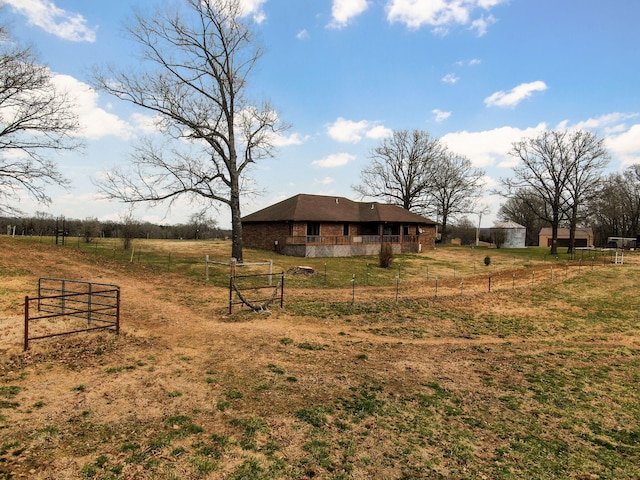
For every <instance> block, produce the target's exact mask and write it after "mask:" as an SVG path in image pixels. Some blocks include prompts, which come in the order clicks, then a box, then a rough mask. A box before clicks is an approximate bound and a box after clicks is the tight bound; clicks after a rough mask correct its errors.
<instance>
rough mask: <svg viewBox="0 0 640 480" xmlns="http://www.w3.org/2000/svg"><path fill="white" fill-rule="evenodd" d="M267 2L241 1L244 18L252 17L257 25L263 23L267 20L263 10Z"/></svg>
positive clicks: (263, 0) (258, 0)
mask: <svg viewBox="0 0 640 480" xmlns="http://www.w3.org/2000/svg"><path fill="white" fill-rule="evenodd" d="M266 1H267V0H240V8H241V9H242V14H243V16H248V15H251V16H252V17H253V20H254V21H255V22H256V23H262V22H264V20H265V19H266V18H267V15H266V14H265V13H264V10H263V9H262V5H263V4H264V3H266Z"/></svg>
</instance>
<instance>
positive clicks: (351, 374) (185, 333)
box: [0, 238, 640, 479]
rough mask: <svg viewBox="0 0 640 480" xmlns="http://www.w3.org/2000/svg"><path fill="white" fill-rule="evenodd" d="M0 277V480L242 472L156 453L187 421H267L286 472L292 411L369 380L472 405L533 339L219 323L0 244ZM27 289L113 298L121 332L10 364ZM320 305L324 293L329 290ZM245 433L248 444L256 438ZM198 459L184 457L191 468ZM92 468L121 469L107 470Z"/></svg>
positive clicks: (297, 445) (208, 312) (176, 295)
mask: <svg viewBox="0 0 640 480" xmlns="http://www.w3.org/2000/svg"><path fill="white" fill-rule="evenodd" d="M0 276H1V284H0V292H1V295H0V332H2V337H1V338H0V357H1V358H2V359H3V361H2V363H1V364H0V375H1V378H2V385H5V386H15V389H16V391H17V393H16V394H15V395H13V394H12V395H11V396H9V395H8V394H7V400H6V401H7V402H8V403H7V405H8V407H7V408H5V409H3V410H2V411H0V413H1V414H2V416H1V418H2V422H0V423H2V425H3V429H4V430H3V431H4V432H5V436H4V437H3V438H2V442H4V446H3V449H4V453H3V455H4V457H3V464H2V465H1V466H0V473H2V474H4V477H2V476H1V475H0V478H33V479H54V478H56V479H59V478H69V479H72V478H241V477H240V476H237V477H231V474H232V473H233V472H237V471H238V469H239V468H240V467H242V465H245V463H246V455H244V453H243V450H242V449H241V448H239V447H238V448H236V449H235V450H233V449H229V450H227V451H225V453H224V454H223V455H222V456H220V455H218V456H215V468H214V467H213V466H211V467H210V468H209V467H205V465H206V464H198V465H199V466H198V465H196V457H193V456H192V457H191V460H190V462H189V463H185V462H186V461H183V460H181V459H182V458H183V457H180V456H179V455H178V454H177V453H175V452H177V451H179V449H180V448H183V449H184V450H185V451H192V450H193V451H195V450H197V448H200V447H196V446H195V445H196V444H197V443H194V442H192V441H191V439H192V437H188V436H187V434H186V433H185V434H184V436H178V437H175V438H176V440H172V441H173V443H172V445H171V446H172V448H173V450H172V452H173V453H171V454H170V453H168V451H167V450H166V448H165V449H164V450H163V449H162V448H157V449H154V448H153V447H152V445H153V442H154V439H156V440H157V435H158V433H159V432H162V431H164V430H168V431H169V433H171V431H174V432H182V430H181V429H182V428H183V426H182V424H181V423H180V420H176V418H186V417H189V418H191V419H197V422H198V425H199V428H203V429H204V431H205V432H206V433H207V435H226V436H228V437H230V438H233V436H234V435H236V436H241V435H242V434H241V433H238V431H237V429H235V430H234V428H232V427H230V426H229V425H236V426H237V425H238V424H239V422H240V420H243V421H245V420H247V419H252V418H265V419H267V422H268V428H269V442H272V443H275V444H278V445H279V452H281V453H280V455H281V456H282V457H283V458H284V460H286V461H289V462H293V459H297V458H300V457H304V455H305V453H304V451H303V450H304V448H307V447H304V445H308V443H305V442H308V438H307V437H305V435H306V433H305V430H304V429H303V428H301V427H300V426H297V425H295V424H294V423H295V415H293V413H292V412H299V411H301V409H309V408H312V407H313V406H314V405H324V404H328V403H331V402H335V399H336V398H337V397H339V396H340V395H343V396H346V395H347V394H349V392H350V391H354V388H355V387H354V386H357V385H363V384H366V383H367V382H369V381H373V380H371V379H374V378H375V379H377V380H376V381H377V382H381V383H383V384H384V385H385V387H388V388H390V389H392V391H393V392H394V395H397V396H401V395H403V393H404V392H406V393H407V395H408V394H409V393H410V392H411V391H412V389H413V388H415V386H416V385H432V384H433V383H434V382H437V383H438V384H439V385H442V386H444V387H446V388H447V389H448V391H450V392H452V394H455V393H456V392H474V395H475V396H477V397H478V398H480V397H483V396H485V395H490V392H491V390H492V388H494V387H493V386H492V385H491V384H490V383H489V382H487V381H486V377H487V376H488V375H490V373H491V371H492V369H496V368H504V369H507V370H508V369H509V363H510V362H512V361H513V358H514V356H517V355H521V354H523V353H526V354H528V355H530V354H532V352H534V351H535V350H536V349H538V348H541V345H544V341H545V338H542V337H536V338H535V339H532V340H527V339H526V336H525V337H523V338H522V339H521V340H520V341H519V342H520V343H519V344H518V345H514V340H513V338H512V337H510V338H505V337H504V335H501V334H500V332H495V333H492V332H491V329H490V327H486V328H487V331H486V332H484V333H483V334H482V335H469V334H468V333H464V332H463V333H462V334H461V335H455V334H453V335H452V334H451V332H455V331H456V328H457V327H456V320H455V319H447V318H446V317H445V316H441V317H440V318H439V319H438V322H437V324H436V323H435V322H434V323H431V324H428V323H425V324H421V327H420V328H421V330H420V331H417V330H416V331H411V329H412V328H414V327H410V326H407V327H406V328H404V327H402V328H400V327H398V328H396V329H395V330H394V328H395V327H394V328H391V327H390V326H389V325H388V324H383V323H381V325H380V328H384V329H386V330H385V331H384V332H383V333H381V330H380V329H376V328H374V327H376V325H373V324H372V323H371V322H373V320H370V319H368V320H367V322H369V323H367V325H366V326H365V324H364V323H363V322H364V321H363V319H362V316H358V315H355V316H354V317H353V318H352V319H351V320H348V321H344V320H339V319H336V318H334V317H333V316H332V315H331V314H330V313H328V314H327V315H324V316H322V317H319V316H317V315H315V314H314V315H311V316H305V315H299V314H293V313H291V312H289V311H288V310H287V309H284V310H282V311H280V310H279V309H274V311H273V312H270V313H253V312H251V313H249V312H244V313H241V314H236V315H232V316H229V315H228V314H227V306H228V305H227V302H228V290H227V289H224V288H218V287H212V286H210V285H205V284H204V283H203V282H199V281H195V280H193V279H188V278H186V277H183V276H179V275H174V274H171V273H158V272H152V271H150V270H148V269H145V268H144V267H142V266H137V265H121V264H117V263H112V262H109V261H108V260H105V259H100V258H97V257H95V256H91V255H86V254H82V253H77V252H73V251H71V250H69V249H63V248H58V247H55V246H47V245H38V244H29V243H24V242H16V241H11V240H8V239H4V238H0ZM39 277H55V278H67V279H75V280H85V281H92V282H100V283H109V284H116V285H118V286H120V288H121V292H122V297H121V302H122V303H121V318H122V321H121V332H122V333H121V335H120V336H118V337H116V336H115V335H113V334H112V333H97V334H96V333H91V334H79V335H74V336H70V337H60V338H57V339H51V340H41V341H34V342H32V347H31V349H30V351H29V352H27V353H23V352H22V334H23V330H22V325H23V324H22V322H23V310H22V302H23V300H24V296H25V295H33V296H35V295H36V286H37V279H38V278H39ZM296 295H298V296H299V297H301V298H302V297H304V296H305V295H308V296H315V297H317V296H318V295H320V293H319V292H313V291H298V292H296ZM322 295H326V296H327V297H328V298H330V297H331V293H330V292H322ZM485 297H486V296H485ZM485 297H478V298H474V299H471V300H466V301H465V303H466V307H465V308H468V309H469V311H474V310H477V309H478V308H482V309H486V310H487V311H492V310H493V311H494V313H495V314H496V315H497V314H503V310H504V309H508V310H509V311H510V314H511V315H514V316H516V315H518V314H521V315H523V316H526V315H530V314H531V312H530V311H522V312H518V306H517V302H516V304H513V303H512V304H510V305H509V306H500V305H499V302H496V297H491V298H485ZM523 308H524V307H523ZM437 314H438V312H434V315H437ZM407 315H409V313H407ZM372 325H373V327H372ZM552 328H554V327H553V325H552V324H551V323H550V324H549V329H550V332H549V338H551V337H553V339H554V341H557V340H558V338H560V337H561V336H562V335H564V334H563V333H562V332H560V333H557V332H553V331H551V329H552ZM558 328H559V327H558ZM571 335H573V336H575V335H574V334H573V333H572V334H571ZM593 342H595V343H596V344H598V345H601V346H602V348H609V347H612V346H615V348H627V349H634V350H637V349H639V348H640V340H639V337H638V336H633V335H628V334H623V333H620V334H608V335H606V336H602V337H601V338H600V339H595V340H591V343H590V345H592V346H593V344H594V343H593ZM296 346H297V347H299V348H296ZM302 346H309V347H308V348H303V347H302ZM492 348H494V349H503V348H504V349H505V350H504V351H502V350H500V351H501V354H500V355H498V356H496V357H495V358H493V359H492V360H491V361H490V362H487V361H486V360H483V359H482V358H480V357H479V355H480V354H481V353H482V350H481V349H485V350H486V349H492ZM509 371H511V370H509ZM512 374H513V375H517V372H512ZM380 379H383V380H380ZM7 388H9V387H7ZM425 388H426V387H425ZM432 388H435V387H432ZM7 392H8V390H7ZM347 398H348V397H347ZM465 398H469V400H468V401H469V402H471V399H470V397H465ZM459 408H462V407H459ZM181 415H182V417H180V416H181ZM329 415H330V413H329ZM488 415H489V413H488ZM168 418H173V419H174V421H175V422H176V423H175V424H172V423H171V421H169V420H168ZM234 419H235V420H234ZM182 421H184V420H182ZM194 421H195V420H194ZM234 422H235V423H234ZM256 428H257V427H256ZM363 428H364V427H363ZM366 428H367V429H368V430H369V431H371V432H374V431H375V430H376V428H377V427H376V425H375V422H373V421H371V423H370V425H368V426H367V427H366ZM247 431H248V430H247ZM257 431H258V432H261V431H262V430H260V429H258V430H257ZM379 431H380V432H381V433H380V435H381V437H378V436H376V434H372V435H371V436H370V437H368V439H364V440H362V444H361V447H362V450H363V451H367V450H369V451H371V449H374V450H375V448H376V445H378V444H379V442H382V443H380V444H382V445H387V443H386V442H392V440H391V439H390V438H386V437H385V438H383V437H384V435H386V434H384V433H382V429H380V430H379ZM6 433H11V435H12V436H13V438H14V440H12V439H11V438H9V437H7V436H6ZM193 435H196V436H197V435H201V434H199V433H195V434H193ZM247 435H248V434H247ZM256 435H257V436H256V437H255V438H256V439H257V440H256V441H257V442H258V443H260V441H261V438H262V437H261V435H263V434H261V433H257V434H256ZM487 435H488V436H489V437H491V434H490V433H487ZM172 438H174V437H172ZM216 438H217V437H216ZM243 438H244V437H243ZM484 441H486V442H488V443H491V442H493V441H495V442H498V439H497V438H487V439H485V440H484ZM181 442H182V443H181ZM189 442H190V443H189ZM240 443H241V441H240ZM18 444H19V445H20V446H19V447H18ZM129 444H132V445H137V446H138V448H139V449H140V450H141V452H139V453H140V454H141V455H142V453H144V454H145V455H147V456H146V458H147V460H146V461H147V463H146V464H141V463H136V462H134V461H129V460H126V461H125V458H130V455H131V453H130V452H128V451H127V448H125V447H126V445H129ZM146 445H149V446H146ZM309 448H310V447H309ZM385 448H386V447H385ZM434 448H435V447H434ZM131 449H132V450H134V449H135V447H134V446H132V447H131ZM249 450H250V449H249ZM258 450H260V451H262V450H261V449H260V448H258ZM425 451H426V452H429V451H430V450H429V448H426V450H425ZM425 454H426V453H425ZM307 455H308V454H307ZM369 455H375V454H373V453H369ZM103 457H104V458H103ZM205 457H206V455H200V456H199V457H197V458H199V459H200V460H198V461H199V462H201V463H202V462H204V460H203V459H204V458H205ZM101 458H102V460H100V459H101ZM185 458H186V457H185ZM206 458H209V457H206ZM150 459H153V460H154V461H155V463H153V464H150V463H149V462H150ZM243 462H244V463H243ZM318 462H319V463H320V465H322V463H321V462H320V460H318ZM371 462H373V466H371V467H370V468H371V470H368V467H367V462H365V461H364V460H363V461H362V462H361V463H360V466H359V467H358V468H357V469H356V470H354V471H351V474H350V475H349V476H348V477H345V478H376V477H377V478H385V477H386V478H400V477H401V473H400V467H398V462H400V463H401V461H400V460H398V461H397V462H396V464H395V466H394V465H393V464H392V463H388V464H385V463H384V462H382V460H380V461H378V460H376V459H375V458H374V460H371ZM105 464H109V465H120V466H119V467H118V469H116V468H115V467H113V469H112V471H109V470H108V469H107V467H106V466H105ZM96 465H97V466H96ZM149 465H151V466H149ZM384 465H387V466H384ZM88 467H91V468H88ZM243 468H244V467H243ZM256 468H257V467H256ZM450 468H453V467H451V466H446V465H442V464H441V466H440V467H438V471H439V472H440V474H442V475H445V474H446V472H447V471H450V470H448V469H450ZM329 470H330V469H329ZM299 471H301V472H303V473H302V474H298V475H297V477H296V478H312V477H315V478H335V474H332V475H328V474H326V471H325V470H323V469H322V468H320V467H317V466H315V467H312V466H309V467H305V468H302V469H301V470H299ZM83 472H84V473H83ZM95 472H97V473H95ZM105 472H111V473H109V474H108V475H107V473H105ZM323 472H325V473H323ZM374 472H375V473H374ZM100 475H102V476H100ZM109 475H111V476H109ZM285 477H286V476H285ZM242 478H252V477H251V475H248V476H246V477H242ZM256 478H257V477H256ZM265 478H266V477H265ZM287 478H288V477H287ZM291 478H294V476H293V474H292V475H291ZM415 478H419V475H416V477H415ZM434 478H435V477H434Z"/></svg>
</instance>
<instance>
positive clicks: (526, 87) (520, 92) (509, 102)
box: [484, 80, 547, 108]
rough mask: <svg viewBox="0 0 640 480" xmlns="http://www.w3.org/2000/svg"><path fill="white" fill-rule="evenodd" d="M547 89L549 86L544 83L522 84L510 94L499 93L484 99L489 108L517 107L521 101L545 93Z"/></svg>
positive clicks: (509, 92)
mask: <svg viewBox="0 0 640 480" xmlns="http://www.w3.org/2000/svg"><path fill="white" fill-rule="evenodd" d="M546 89H547V84H546V83H544V82H543V81H540V80H538V81H535V82H530V83H521V84H520V85H518V86H517V87H514V88H513V89H511V90H510V91H508V92H504V91H499V92H495V93H494V94H492V95H490V96H488V97H487V98H485V99H484V103H485V105H486V106H487V107H504V108H509V107H515V106H516V105H518V104H519V103H520V102H521V101H523V100H524V99H526V98H529V97H530V96H531V95H533V93H534V92H543V91H545V90H546Z"/></svg>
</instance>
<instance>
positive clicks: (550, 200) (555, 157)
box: [498, 131, 571, 255]
mask: <svg viewBox="0 0 640 480" xmlns="http://www.w3.org/2000/svg"><path fill="white" fill-rule="evenodd" d="M565 136H566V132H560V131H551V132H544V133H542V134H541V135H539V136H538V137H535V138H525V139H523V140H521V141H519V142H515V143H514V144H513V147H512V150H511V152H510V155H511V156H513V157H516V158H518V159H519V160H520V163H519V164H518V165H517V166H515V167H513V177H509V178H502V179H501V180H500V183H501V186H502V190H500V191H499V192H498V193H500V194H501V195H503V196H504V197H506V198H513V197H514V196H516V195H518V194H519V192H520V191H521V189H526V190H527V191H528V193H530V194H531V195H533V196H534V197H537V198H538V199H539V200H541V201H542V203H543V204H544V205H545V208H544V209H543V210H541V211H537V213H538V214H539V215H540V216H541V217H540V218H541V219H542V220H543V221H545V222H547V223H549V224H550V225H551V254H553V255H555V254H556V253H558V227H559V225H560V221H561V219H562V213H563V209H564V208H565V206H566V205H565V204H566V198H565V193H566V189H567V183H568V177H569V175H570V172H571V170H570V166H569V165H568V164H567V162H566V161H565V158H566V157H565V155H564V153H563V152H564V150H565V144H564V142H565Z"/></svg>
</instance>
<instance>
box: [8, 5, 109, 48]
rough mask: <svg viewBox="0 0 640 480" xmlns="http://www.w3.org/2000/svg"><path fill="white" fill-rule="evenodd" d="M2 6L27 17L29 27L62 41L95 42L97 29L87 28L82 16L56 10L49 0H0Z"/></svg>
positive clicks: (59, 9)
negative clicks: (7, 6)
mask: <svg viewBox="0 0 640 480" xmlns="http://www.w3.org/2000/svg"><path fill="white" fill-rule="evenodd" d="M3 4H5V5H10V6H11V8H12V9H13V10H15V11H16V12H18V13H20V14H22V15H24V16H25V17H27V20H28V21H29V23H30V24H31V25H35V26H37V27H40V28H42V29H43V30H44V31H45V32H47V33H50V34H52V35H55V36H57V37H60V38H62V39H64V40H71V41H73V42H95V41H96V30H97V27H93V28H89V27H88V26H87V20H86V19H85V18H84V17H83V16H82V15H80V14H79V13H71V12H67V11H66V10H63V9H61V8H58V7H56V5H55V4H54V3H53V2H52V1H51V0H0V5H3Z"/></svg>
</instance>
